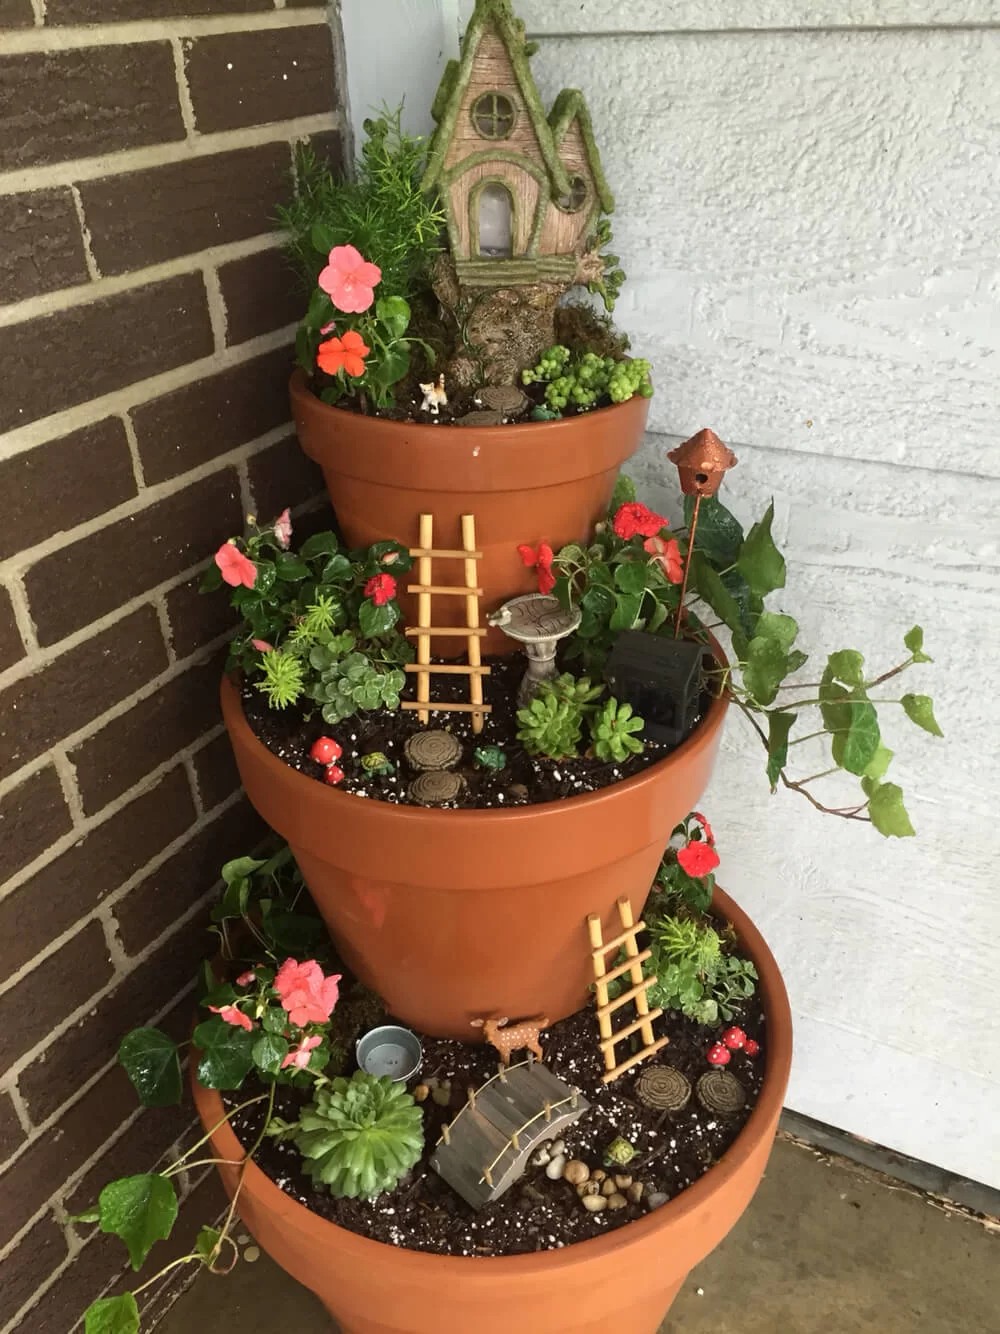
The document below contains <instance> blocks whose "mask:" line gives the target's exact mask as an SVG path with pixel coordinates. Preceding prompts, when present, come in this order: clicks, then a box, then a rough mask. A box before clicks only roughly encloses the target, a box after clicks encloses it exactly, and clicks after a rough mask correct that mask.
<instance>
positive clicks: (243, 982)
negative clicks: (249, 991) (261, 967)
mask: <svg viewBox="0 0 1000 1334" xmlns="http://www.w3.org/2000/svg"><path fill="white" fill-rule="evenodd" d="M256 981H257V974H256V973H255V972H254V970H253V969H252V968H248V969H247V970H246V972H245V973H240V975H239V977H238V978H237V979H236V985H237V986H238V987H248V986H249V985H250V983H251V982H256Z"/></svg>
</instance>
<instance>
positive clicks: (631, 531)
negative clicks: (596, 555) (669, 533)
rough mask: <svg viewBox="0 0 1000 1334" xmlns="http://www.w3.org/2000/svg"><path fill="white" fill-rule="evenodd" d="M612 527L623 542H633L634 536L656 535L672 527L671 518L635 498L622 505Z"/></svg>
mask: <svg viewBox="0 0 1000 1334" xmlns="http://www.w3.org/2000/svg"><path fill="white" fill-rule="evenodd" d="M612 527H613V528H614V530H615V534H616V535H617V536H618V537H620V538H621V539H622V541H623V542H631V540H632V538H633V537H655V536H656V535H657V533H659V532H660V531H661V530H662V529H663V528H669V527H670V520H669V519H665V518H664V517H663V515H662V514H654V513H653V511H652V510H651V509H647V507H646V506H645V505H640V504H639V502H638V501H637V500H633V501H630V502H629V504H627V505H622V507H621V509H620V510H619V511H618V513H617V514H616V515H615V517H614V521H613V523H612Z"/></svg>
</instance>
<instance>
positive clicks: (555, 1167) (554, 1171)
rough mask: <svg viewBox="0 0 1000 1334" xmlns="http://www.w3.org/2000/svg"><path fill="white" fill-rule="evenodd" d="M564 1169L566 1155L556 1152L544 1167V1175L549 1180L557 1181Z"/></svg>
mask: <svg viewBox="0 0 1000 1334" xmlns="http://www.w3.org/2000/svg"><path fill="white" fill-rule="evenodd" d="M565 1170H566V1155H565V1154H562V1153H557V1154H556V1156H555V1157H554V1158H553V1159H552V1161H551V1162H550V1163H549V1165H548V1167H546V1169H545V1175H546V1176H547V1177H548V1179H549V1180H550V1181H559V1180H560V1179H561V1177H562V1174H563V1172H565Z"/></svg>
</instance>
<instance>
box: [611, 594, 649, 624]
mask: <svg viewBox="0 0 1000 1334" xmlns="http://www.w3.org/2000/svg"><path fill="white" fill-rule="evenodd" d="M642 598H643V595H642V593H622V594H621V595H620V596H619V597H617V598H615V609H614V611H613V612H612V614H611V626H610V628H611V629H612V630H631V629H632V627H633V626H634V625H635V623H636V621H637V620H638V619H639V612H640V610H641V609H642Z"/></svg>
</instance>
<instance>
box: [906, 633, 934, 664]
mask: <svg viewBox="0 0 1000 1334" xmlns="http://www.w3.org/2000/svg"><path fill="white" fill-rule="evenodd" d="M903 643H904V644H905V645H906V647H907V648H908V649H909V650H910V652H911V653H912V654H913V661H914V662H933V661H934V659H933V658H929V657H928V656H927V654H926V653H925V652H924V632H923V629H922V627H921V626H919V625H915V626H914V627H913V629H912V630H908V631H907V632H906V634H905V635H904V636H903Z"/></svg>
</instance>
